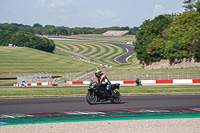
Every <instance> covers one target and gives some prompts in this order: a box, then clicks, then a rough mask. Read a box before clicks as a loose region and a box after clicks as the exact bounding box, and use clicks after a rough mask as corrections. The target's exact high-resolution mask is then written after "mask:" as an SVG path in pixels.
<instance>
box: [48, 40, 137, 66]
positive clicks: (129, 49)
mask: <svg viewBox="0 0 200 133" xmlns="http://www.w3.org/2000/svg"><path fill="white" fill-rule="evenodd" d="M55 38H56V39H64V40H77V41H91V42H102V43H109V44H113V45H117V46H121V47H124V48H126V51H127V52H126V53H125V54H123V55H120V56H118V57H116V58H115V61H116V62H118V63H119V64H122V63H128V58H129V57H131V56H132V55H134V54H136V51H134V47H132V46H129V45H124V44H121V43H122V42H118V41H105V40H91V39H79V38H69V37H49V39H52V40H54V39H55Z"/></svg>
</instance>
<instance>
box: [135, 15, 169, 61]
mask: <svg viewBox="0 0 200 133" xmlns="http://www.w3.org/2000/svg"><path fill="white" fill-rule="evenodd" d="M172 21H173V17H172V16H171V15H159V16H158V17H156V18H155V19H153V20H151V21H150V20H145V21H144V22H143V24H142V25H141V26H140V31H139V32H138V34H137V36H136V38H137V43H136V46H135V50H136V51H137V58H138V59H139V60H142V61H145V62H152V61H157V60H160V59H162V58H163V57H162V54H160V53H158V52H157V51H158V50H159V49H160V48H156V47H155V48H153V46H154V44H155V43H156V46H159V45H160V44H159V45H157V44H158V43H161V42H162V41H161V42H160V38H162V37H163V36H162V32H163V31H164V30H165V29H166V28H167V27H169V25H170V24H171V23H172ZM154 39H155V40H154ZM161 45H164V43H161ZM150 49H151V50H150ZM152 56H154V57H152Z"/></svg>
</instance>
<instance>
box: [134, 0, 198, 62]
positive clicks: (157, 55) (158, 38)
mask: <svg viewBox="0 0 200 133" xmlns="http://www.w3.org/2000/svg"><path fill="white" fill-rule="evenodd" d="M183 3H184V6H183V7H185V12H183V13H179V14H172V15H159V16H157V17H155V18H154V19H153V20H145V21H144V22H143V23H142V25H141V26H140V31H139V32H138V34H137V36H136V38H137V42H136V43H135V44H134V45H135V50H136V51H137V58H138V59H139V60H141V61H144V62H145V63H149V62H155V61H160V60H161V59H169V60H175V59H178V60H181V59H183V58H190V59H191V58H200V1H199V0H185V1H184V2H183Z"/></svg>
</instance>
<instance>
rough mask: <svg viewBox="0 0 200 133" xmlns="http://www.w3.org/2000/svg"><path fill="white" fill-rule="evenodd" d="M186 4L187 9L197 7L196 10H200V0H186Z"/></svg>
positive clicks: (191, 9)
mask: <svg viewBox="0 0 200 133" xmlns="http://www.w3.org/2000/svg"><path fill="white" fill-rule="evenodd" d="M183 3H184V4H185V5H184V6H183V7H185V11H186V12H188V11H193V10H195V9H196V11H198V12H200V1H199V0H185V1H184V2H183Z"/></svg>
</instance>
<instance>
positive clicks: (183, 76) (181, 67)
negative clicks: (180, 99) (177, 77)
mask: <svg viewBox="0 0 200 133" xmlns="http://www.w3.org/2000/svg"><path fill="white" fill-rule="evenodd" d="M181 69H182V79H183V78H184V70H183V67H182V66H181Z"/></svg>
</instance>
